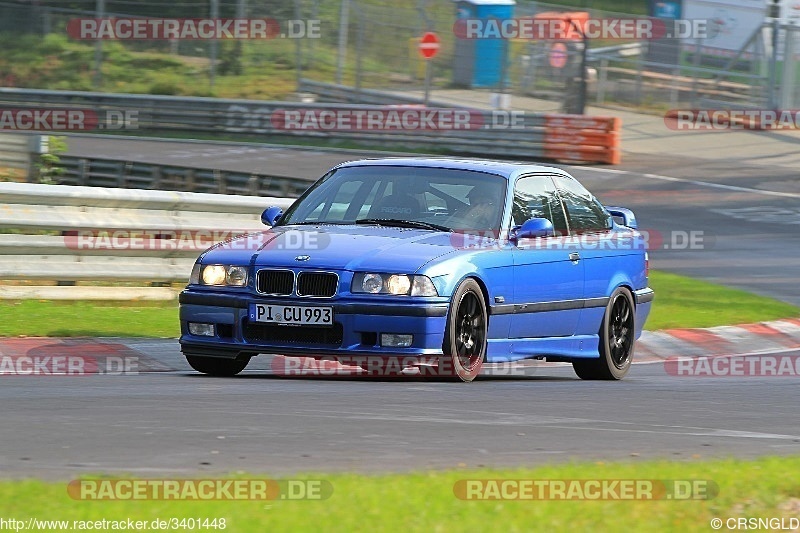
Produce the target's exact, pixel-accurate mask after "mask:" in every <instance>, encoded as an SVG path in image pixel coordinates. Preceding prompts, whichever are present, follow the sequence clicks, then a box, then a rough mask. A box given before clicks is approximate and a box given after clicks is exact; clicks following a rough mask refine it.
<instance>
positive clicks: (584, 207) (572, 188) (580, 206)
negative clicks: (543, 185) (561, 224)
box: [555, 176, 611, 233]
mask: <svg viewBox="0 0 800 533" xmlns="http://www.w3.org/2000/svg"><path fill="white" fill-rule="evenodd" d="M555 180H556V184H557V185H558V192H559V194H560V195H561V199H562V200H563V201H564V207H565V208H566V210H567V215H568V216H569V227H570V228H571V229H572V231H574V232H575V233H592V232H597V231H606V230H608V229H609V228H611V215H609V213H608V211H606V210H605V208H604V207H603V206H602V204H600V202H598V201H597V200H596V199H595V197H594V196H592V194H591V193H590V192H589V191H587V190H586V189H585V188H584V187H583V185H581V184H580V183H578V182H577V181H575V180H573V179H569V178H564V177H562V176H557V177H556V178H555Z"/></svg>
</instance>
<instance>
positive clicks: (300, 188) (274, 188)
mask: <svg viewBox="0 0 800 533" xmlns="http://www.w3.org/2000/svg"><path fill="white" fill-rule="evenodd" d="M59 159H60V163H59V166H60V167H61V168H63V169H64V173H63V174H61V175H60V176H58V182H59V184H61V185H85V186H89V187H117V188H125V189H158V190H168V191H186V192H204V193H213V194H241V195H250V196H259V195H265V196H279V197H288V198H295V197H297V196H300V195H301V194H302V193H303V192H304V191H305V190H306V189H307V188H308V187H309V186H310V185H311V184H312V183H313V179H315V178H316V176H311V177H310V178H312V179H302V178H289V177H285V176H268V175H262V174H250V173H245V172H232V171H224V170H217V169H199V168H193V167H178V166H174V165H159V164H156V163H142V162H134V161H116V160H113V159H101V158H87V157H71V156H63V155H62V156H60V158H59Z"/></svg>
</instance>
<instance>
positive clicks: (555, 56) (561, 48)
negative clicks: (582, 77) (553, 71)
mask: <svg viewBox="0 0 800 533" xmlns="http://www.w3.org/2000/svg"><path fill="white" fill-rule="evenodd" d="M566 64H567V45H566V44H564V43H553V46H551V47H550V66H551V67H553V68H564V65H566Z"/></svg>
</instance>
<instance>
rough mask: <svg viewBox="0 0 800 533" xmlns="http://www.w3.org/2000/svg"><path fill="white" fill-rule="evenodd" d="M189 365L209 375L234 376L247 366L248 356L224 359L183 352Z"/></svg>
mask: <svg viewBox="0 0 800 533" xmlns="http://www.w3.org/2000/svg"><path fill="white" fill-rule="evenodd" d="M183 355H184V357H186V361H187V362H188V363H189V366H191V367H192V368H194V369H195V370H197V371H198V372H202V373H203V374H208V375H209V376H219V377H230V376H235V375H236V374H238V373H239V372H241V371H242V370H244V368H245V367H246V366H247V363H249V362H250V358H249V357H247V358H244V359H224V358H222V357H205V356H202V355H189V354H183Z"/></svg>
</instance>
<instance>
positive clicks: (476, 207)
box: [280, 165, 506, 231]
mask: <svg viewBox="0 0 800 533" xmlns="http://www.w3.org/2000/svg"><path fill="white" fill-rule="evenodd" d="M505 192H506V180H505V178H503V177H500V176H496V175H492V174H486V173H484V172H475V171H469V170H454V169H441V168H427V167H405V166H397V167H394V166H384V165H381V166H379V165H375V166H361V167H344V168H339V169H336V170H334V171H332V172H330V173H328V174H327V175H326V176H324V177H323V178H322V179H321V180H320V181H318V182H317V183H316V184H315V185H314V186H313V187H311V189H309V190H308V191H306V193H305V194H304V195H303V196H302V197H300V199H299V200H298V201H297V202H296V203H295V204H294V205H292V207H290V208H289V210H288V211H287V212H286V214H285V215H284V216H283V217H282V218H281V222H280V225H290V224H315V223H316V224H356V223H360V224H364V223H374V224H386V225H398V226H404V227H417V228H420V229H441V230H448V231H459V230H481V231H482V230H486V231H495V230H497V229H499V227H500V222H501V217H502V215H503V205H504V204H505ZM403 222H405V224H402V223H403ZM409 222H410V223H412V224H408V223H409Z"/></svg>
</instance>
